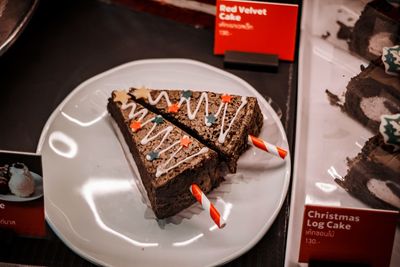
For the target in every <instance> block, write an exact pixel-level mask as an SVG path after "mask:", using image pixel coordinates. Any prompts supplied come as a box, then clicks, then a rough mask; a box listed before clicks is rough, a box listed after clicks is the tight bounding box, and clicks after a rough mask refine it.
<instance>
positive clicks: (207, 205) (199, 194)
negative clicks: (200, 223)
mask: <svg viewBox="0 0 400 267" xmlns="http://www.w3.org/2000/svg"><path fill="white" fill-rule="evenodd" d="M189 189H190V192H191V193H192V195H193V196H194V197H195V198H196V200H197V201H198V202H199V203H200V204H201V206H202V207H203V209H205V210H207V211H209V212H210V216H211V218H212V219H213V221H214V222H215V224H216V225H217V226H218V227H219V228H223V227H224V226H225V225H226V223H225V221H224V219H222V217H221V215H220V214H219V212H218V210H217V209H216V208H215V207H214V205H213V204H212V203H211V202H210V200H209V199H208V198H207V197H206V195H205V194H204V193H203V191H201V189H200V187H199V186H198V185H197V184H192V185H191V186H190V188H189Z"/></svg>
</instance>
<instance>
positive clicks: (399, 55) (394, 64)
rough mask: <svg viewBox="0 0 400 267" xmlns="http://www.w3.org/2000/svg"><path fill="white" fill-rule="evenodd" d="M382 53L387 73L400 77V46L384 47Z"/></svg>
mask: <svg viewBox="0 0 400 267" xmlns="http://www.w3.org/2000/svg"><path fill="white" fill-rule="evenodd" d="M382 51H383V52H382V62H383V64H384V66H385V71H386V73H387V74H389V75H394V76H399V73H400V45H396V46H393V47H384V48H383V50H382Z"/></svg>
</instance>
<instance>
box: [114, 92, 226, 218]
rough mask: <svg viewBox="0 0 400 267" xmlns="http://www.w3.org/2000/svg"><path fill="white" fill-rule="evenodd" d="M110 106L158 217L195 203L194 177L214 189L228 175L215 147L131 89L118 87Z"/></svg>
mask: <svg viewBox="0 0 400 267" xmlns="http://www.w3.org/2000/svg"><path fill="white" fill-rule="evenodd" d="M107 108H108V111H109V113H110V114H111V116H112V118H113V119H114V120H115V122H116V124H117V125H118V128H119V130H120V131H121V132H122V135H123V137H124V139H125V142H126V144H127V145H128V147H129V150H130V152H131V153H132V155H133V158H134V160H135V162H136V165H137V167H138V170H139V172H140V176H141V180H142V182H143V185H144V187H145V189H146V191H147V195H148V198H149V200H150V203H151V206H152V209H153V211H154V213H155V215H156V216H157V218H160V219H162V218H166V217H169V216H172V215H174V214H176V213H178V212H179V211H181V210H182V209H184V208H186V207H188V206H190V205H191V204H193V203H194V202H195V199H194V197H193V196H192V195H191V193H190V191H189V186H190V185H191V184H192V183H196V184H197V185H199V186H200V187H201V189H202V190H203V192H204V193H208V192H210V191H211V190H212V189H213V188H214V187H216V186H218V185H219V184H220V182H221V181H222V180H223V174H224V173H223V171H224V166H225V165H224V163H222V162H220V160H219V157H218V154H217V153H216V152H215V151H213V150H212V149H210V148H208V147H206V146H204V145H203V144H202V143H201V142H199V141H198V140H196V139H195V138H193V137H192V136H190V134H188V133H186V132H185V131H183V130H181V129H180V128H178V127H176V126H175V125H173V124H172V123H170V122H169V121H167V120H165V119H164V118H163V117H162V116H160V115H157V114H154V113H153V112H151V111H149V110H148V109H146V108H144V107H143V106H142V105H140V104H138V103H136V102H134V101H133V99H132V98H131V96H129V95H128V94H127V93H126V92H124V91H114V92H113V93H112V97H111V98H110V99H109V102H108V106H107Z"/></svg>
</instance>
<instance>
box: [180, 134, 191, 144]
mask: <svg viewBox="0 0 400 267" xmlns="http://www.w3.org/2000/svg"><path fill="white" fill-rule="evenodd" d="M190 143H192V141H191V140H190V139H189V137H188V136H187V135H185V136H184V137H182V138H181V146H183V147H188V146H189V145H190Z"/></svg>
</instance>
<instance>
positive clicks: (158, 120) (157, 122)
mask: <svg viewBox="0 0 400 267" xmlns="http://www.w3.org/2000/svg"><path fill="white" fill-rule="evenodd" d="M152 122H154V123H156V124H161V123H163V122H164V119H163V117H161V116H160V115H157V116H156V117H154V118H153V120H152Z"/></svg>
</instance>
